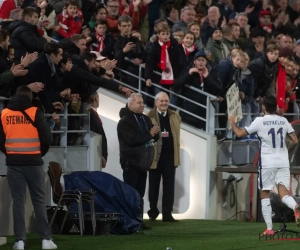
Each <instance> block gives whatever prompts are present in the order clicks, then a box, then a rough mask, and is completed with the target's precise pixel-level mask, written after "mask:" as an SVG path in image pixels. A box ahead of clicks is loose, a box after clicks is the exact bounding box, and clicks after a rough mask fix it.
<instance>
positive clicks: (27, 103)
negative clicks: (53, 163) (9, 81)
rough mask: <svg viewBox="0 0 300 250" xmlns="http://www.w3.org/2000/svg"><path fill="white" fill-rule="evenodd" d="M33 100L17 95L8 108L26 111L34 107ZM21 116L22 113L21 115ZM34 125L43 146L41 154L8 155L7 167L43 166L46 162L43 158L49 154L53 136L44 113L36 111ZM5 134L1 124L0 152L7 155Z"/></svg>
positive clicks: (0, 123)
mask: <svg viewBox="0 0 300 250" xmlns="http://www.w3.org/2000/svg"><path fill="white" fill-rule="evenodd" d="M32 106H33V105H32V103H31V100H30V99H29V98H28V97H27V96H24V95H15V96H13V97H12V98H11V99H10V101H9V103H8V106H7V108H8V109H11V110H14V111H19V110H26V109H28V108H30V107H32ZM20 114H21V113H20ZM33 122H34V125H35V127H36V129H37V131H38V134H39V139H40V144H41V148H40V150H41V154H36V155H32V154H30V155H28V154H7V155H6V165H7V166H39V165H43V163H44V161H43V159H42V157H43V156H44V155H45V154H46V153H47V152H48V150H49V147H50V145H51V142H52V135H51V132H50V129H49V126H48V124H47V123H46V119H45V117H44V115H43V113H42V112H41V111H40V110H37V111H36V115H35V119H34V121H33ZM5 140H6V139H5V134H4V131H3V126H2V122H0V150H1V151H2V152H3V153H4V154H6V149H5Z"/></svg>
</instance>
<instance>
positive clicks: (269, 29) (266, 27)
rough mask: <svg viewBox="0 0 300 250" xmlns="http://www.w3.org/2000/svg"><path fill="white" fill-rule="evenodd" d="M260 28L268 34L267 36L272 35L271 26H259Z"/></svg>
mask: <svg viewBox="0 0 300 250" xmlns="http://www.w3.org/2000/svg"><path fill="white" fill-rule="evenodd" d="M260 27H262V28H263V30H264V31H266V32H267V33H269V34H271V33H272V30H273V26H272V24H269V25H263V24H260Z"/></svg>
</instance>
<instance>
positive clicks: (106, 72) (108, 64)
mask: <svg viewBox="0 0 300 250" xmlns="http://www.w3.org/2000/svg"><path fill="white" fill-rule="evenodd" d="M91 53H93V54H95V55H96V61H95V70H94V71H93V74H94V75H96V76H101V77H103V78H106V79H110V80H112V79H114V73H113V68H114V67H115V65H116V63H117V61H116V60H109V59H107V58H106V57H104V56H101V55H100V53H99V52H97V51H91Z"/></svg>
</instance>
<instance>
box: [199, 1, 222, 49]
mask: <svg viewBox="0 0 300 250" xmlns="http://www.w3.org/2000/svg"><path fill="white" fill-rule="evenodd" d="M220 17H221V14H220V11H219V9H218V7H216V6H212V7H210V8H209V9H208V15H207V20H205V22H204V23H203V24H202V26H201V31H200V34H201V39H202V43H203V45H204V46H206V44H207V42H208V39H209V38H210V35H211V34H212V32H211V31H212V30H213V29H215V28H216V27H222V26H223V25H225V24H226V20H225V21H224V20H222V19H221V18H220Z"/></svg>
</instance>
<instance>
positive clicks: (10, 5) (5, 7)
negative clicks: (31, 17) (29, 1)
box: [0, 0, 24, 19]
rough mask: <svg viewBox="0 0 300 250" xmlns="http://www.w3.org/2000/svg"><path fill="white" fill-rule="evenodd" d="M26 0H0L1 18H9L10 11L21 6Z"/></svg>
mask: <svg viewBox="0 0 300 250" xmlns="http://www.w3.org/2000/svg"><path fill="white" fill-rule="evenodd" d="M23 2H24V0H1V1H0V18H2V19H8V18H9V15H10V12H11V11H12V10H14V9H16V8H17V6H21V5H22V4H23Z"/></svg>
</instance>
